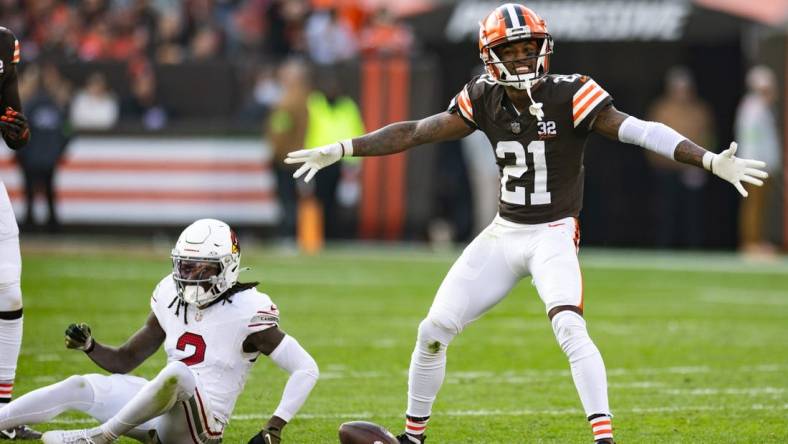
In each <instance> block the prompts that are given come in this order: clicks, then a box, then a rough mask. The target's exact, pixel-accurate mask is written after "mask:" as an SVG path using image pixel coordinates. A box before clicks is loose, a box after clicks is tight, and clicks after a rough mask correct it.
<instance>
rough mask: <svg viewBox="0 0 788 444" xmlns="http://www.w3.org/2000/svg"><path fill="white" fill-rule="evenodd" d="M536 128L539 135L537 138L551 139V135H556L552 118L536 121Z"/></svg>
mask: <svg viewBox="0 0 788 444" xmlns="http://www.w3.org/2000/svg"><path fill="white" fill-rule="evenodd" d="M536 125H537V127H538V129H537V130H536V133H537V134H538V135H539V139H541V140H545V139H552V138H553V137H556V136H558V130H556V126H555V121H553V120H546V121H542V122H536Z"/></svg>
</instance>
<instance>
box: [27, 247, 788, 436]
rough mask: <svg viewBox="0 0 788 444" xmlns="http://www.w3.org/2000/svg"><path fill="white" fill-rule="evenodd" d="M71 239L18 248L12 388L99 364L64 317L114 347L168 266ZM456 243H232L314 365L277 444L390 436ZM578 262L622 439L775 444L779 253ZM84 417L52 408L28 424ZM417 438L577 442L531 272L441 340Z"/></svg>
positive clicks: (785, 283)
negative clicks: (361, 428)
mask: <svg viewBox="0 0 788 444" xmlns="http://www.w3.org/2000/svg"><path fill="white" fill-rule="evenodd" d="M78 248H80V247H79V245H76V246H72V248H71V249H69V248H59V249H55V250H50V249H48V248H27V249H25V250H24V251H23V258H24V259H23V263H24V269H23V283H22V286H23V287H22V288H23V291H24V295H25V296H24V298H25V336H24V344H23V348H22V356H21V358H20V362H19V369H18V372H17V374H18V376H17V383H16V388H15V392H16V394H17V395H21V394H23V393H25V392H27V391H30V390H32V389H34V388H36V387H40V386H42V385H46V384H50V383H53V382H56V381H59V380H61V379H63V378H65V377H67V376H69V375H71V374H81V373H95V372H99V373H100V372H101V371H100V370H99V369H97V367H95V366H94V365H93V364H92V362H91V361H90V360H89V359H88V358H87V357H85V356H83V354H82V353H80V352H75V351H71V350H66V349H65V348H64V346H63V331H64V329H65V327H66V326H67V325H68V324H69V323H71V322H80V321H85V322H88V323H89V324H90V325H91V326H92V327H93V332H94V334H95V337H96V338H97V339H98V340H99V341H101V342H103V343H107V344H113V345H117V344H119V343H120V342H121V341H123V340H124V339H125V338H126V337H128V336H129V335H130V334H131V333H133V332H134V331H135V330H136V329H137V328H138V327H139V326H141V325H142V322H143V320H144V319H145V316H146V314H147V312H148V297H149V295H150V293H151V291H152V289H153V286H154V285H155V284H156V282H157V281H158V280H159V279H160V277H161V276H163V275H164V274H166V273H168V272H169V270H170V262H169V259H168V256H167V255H168V250H166V249H164V248H160V249H152V250H150V251H139V250H136V249H132V250H131V251H130V252H129V253H128V254H126V255H117V254H109V253H107V252H102V248H101V247H98V248H95V247H94V248H88V249H84V248H82V252H77V251H78V250H77V249H78ZM108 250H109V249H107V251H108ZM115 251H117V250H115ZM457 254H458V253H451V254H445V253H444V254H431V253H427V252H423V251H421V252H419V251H402V250H388V249H363V250H358V249H345V250H332V251H328V252H326V253H324V254H322V255H321V256H318V257H313V258H305V257H297V256H289V255H278V254H275V253H271V252H266V250H264V249H261V248H248V249H247V250H246V251H244V260H243V262H244V265H246V266H251V267H252V268H253V270H252V271H250V272H246V273H244V274H242V280H244V281H250V280H259V281H261V282H262V284H261V285H260V287H259V288H260V289H261V290H262V291H264V292H266V293H268V294H269V295H270V296H271V297H272V298H273V300H274V301H275V302H276V303H277V304H278V305H279V307H280V309H281V312H282V324H281V326H282V328H283V329H284V330H285V331H287V332H288V333H290V334H292V335H293V336H295V337H296V338H297V339H298V340H299V341H300V342H301V343H302V344H303V345H304V346H305V348H306V349H307V350H308V351H309V352H310V353H312V355H313V356H314V357H315V359H316V360H317V362H318V364H319V365H320V368H321V380H320V381H319V382H318V385H317V386H316V388H315V390H314V392H313V393H312V395H311V397H310V398H309V400H308V401H307V403H306V405H305V406H304V408H303V409H302V411H301V413H300V415H299V416H297V417H296V418H295V419H294V420H293V422H292V423H291V424H290V425H289V426H288V427H287V428H286V429H285V433H284V442H285V443H287V444H290V443H293V444H296V443H334V442H337V439H336V430H337V427H338V425H339V424H340V423H342V422H344V421H349V420H355V419H364V420H371V421H375V422H378V423H380V424H382V425H384V426H386V427H388V428H390V429H391V430H392V431H393V432H395V433H399V432H400V431H401V429H402V427H403V419H402V414H403V411H404V409H405V405H406V392H407V368H408V363H409V360H410V354H411V350H412V347H413V343H414V340H415V334H416V327H417V326H418V323H419V322H420V320H421V319H422V317H423V316H424V315H425V314H426V312H427V310H428V308H429V306H430V303H431V301H432V297H433V294H434V292H435V290H436V289H437V287H438V285H439V284H440V281H441V279H442V278H443V276H444V275H445V273H446V271H447V270H448V269H449V267H450V266H451V263H452V261H453V260H454V258H455V257H456V255H457ZM581 258H582V259H581V260H582V265H583V270H584V273H583V277H584V283H585V300H586V319H587V320H588V325H589V331H590V333H591V336H592V338H593V339H594V341H595V342H596V344H597V346H598V347H599V348H600V350H601V351H602V354H603V357H604V358H605V362H606V365H607V369H608V380H609V385H610V390H609V392H610V400H611V406H612V408H613V412H614V414H615V415H616V417H615V420H614V426H615V429H616V438H617V440H618V442H619V443H624V444H626V443H639V444H640V443H666V442H670V443H715V444H718V443H756V442H757V443H761V444H765V443H785V442H788V419H787V417H788V379H787V378H786V374H788V263H786V262H779V263H776V264H767V265H763V264H751V263H750V264H748V263H742V262H740V261H739V260H738V259H737V258H735V257H733V256H727V255H692V254H678V253H660V254H655V253H635V252H626V251H620V252H605V251H589V252H584V253H583V254H582V255H581ZM163 365H164V355H163V353H162V352H161V350H160V351H159V352H158V353H157V354H155V355H154V356H153V357H152V358H151V359H149V360H148V361H147V362H146V363H145V364H143V365H142V366H141V367H140V368H138V369H137V370H136V371H135V372H134V373H135V374H137V375H140V376H143V377H148V378H150V377H152V376H153V375H155V374H156V372H157V371H158V370H159V369H160V368H161V367H162V366H163ZM285 381H286V374H285V372H283V371H281V370H279V369H278V368H277V367H276V366H275V365H274V364H273V363H272V362H270V361H269V360H267V359H264V358H263V359H260V360H259V361H258V364H257V365H256V366H255V368H254V370H253V373H252V374H251V376H250V378H249V381H248V383H247V385H246V390H245V392H244V393H243V394H242V395H241V397H240V398H239V400H238V403H237V406H236V409H235V412H234V416H233V420H232V422H231V424H230V426H229V427H228V429H227V431H226V434H225V442H227V443H232V444H236V443H246V442H247V440H248V439H249V437H251V436H252V435H253V434H254V433H256V432H257V431H258V430H259V429H260V427H261V426H262V425H263V424H264V423H265V421H266V420H267V418H268V417H269V415H270V414H271V412H273V410H274V408H275V406H276V405H277V403H278V401H279V397H280V395H281V391H282V388H283V387H284V383H285ZM92 424H94V422H93V421H92V420H90V419H89V418H87V417H86V416H84V415H79V414H65V415H61V416H60V417H59V418H57V419H56V420H55V422H53V423H49V424H42V425H41V426H39V429H41V430H49V429H53V428H77V427H87V426H90V425H92ZM428 435H430V442H433V443H451V444H454V443H562V444H564V443H589V442H591V435H590V429H589V427H588V425H587V423H586V421H585V418H584V414H583V412H582V409H581V406H580V401H579V399H578V396H577V394H576V392H575V389H574V385H573V383H572V380H571V377H570V375H569V371H568V365H567V362H566V358H565V357H564V355H563V353H562V352H561V351H560V349H559V348H558V346H557V344H556V341H555V339H554V337H553V333H552V330H551V328H550V325H549V322H548V321H547V318H546V316H545V314H544V309H543V306H542V304H541V302H540V300H539V299H538V297H537V295H536V292H535V290H534V288H533V287H532V286H531V285H530V280H528V279H525V280H523V281H522V282H521V283H520V285H518V286H517V287H516V288H515V290H514V291H513V292H512V293H511V294H510V295H509V297H508V298H507V299H505V300H504V301H503V302H502V303H501V304H499V305H498V306H497V307H495V308H494V309H493V310H492V311H491V312H489V313H488V314H487V315H486V316H485V317H483V318H482V319H481V320H479V321H477V322H476V323H475V324H473V325H472V326H471V327H469V328H468V329H467V330H466V331H465V332H463V334H461V335H460V336H458V337H457V339H456V340H455V341H454V343H453V344H452V345H451V347H450V348H449V358H448V369H447V377H446V381H445V384H444V386H443V389H442V390H441V392H440V394H439V396H438V401H437V403H436V405H435V408H434V411H433V419H432V421H431V422H430V426H429V430H428ZM121 442H125V443H130V442H133V441H132V440H121Z"/></svg>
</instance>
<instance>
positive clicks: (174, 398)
mask: <svg viewBox="0 0 788 444" xmlns="http://www.w3.org/2000/svg"><path fill="white" fill-rule="evenodd" d="M196 386H197V380H196V379H195V377H194V374H192V372H191V370H189V368H188V367H187V366H186V364H184V363H182V362H180V361H175V362H171V363H169V364H167V366H166V367H164V369H163V370H162V371H161V372H159V374H158V375H156V377H155V378H153V380H152V381H150V382H148V383H147V384H145V386H144V387H142V390H140V391H139V393H137V394H136V395H135V396H134V397H133V398H131V400H130V401H129V402H128V403H127V404H126V405H125V406H123V408H122V409H120V411H119V412H118V413H117V414H116V415H115V416H113V417H112V418H110V419H109V420H108V421H107V422H105V423H104V424H102V425H101V431H102V432H103V434H104V436H105V437H107V438H111V439H117V438H118V437H119V436H121V435H124V434H126V433H127V432H128V431H130V430H131V429H133V428H134V427H137V426H138V425H140V424H143V423H145V422H146V421H148V420H150V419H152V418H155V417H157V416H160V415H161V414H163V413H165V412H166V411H168V410H170V409H171V408H172V407H173V406H174V405H175V403H176V402H178V401H185V400H187V399H189V398H191V397H192V396H193V395H194V389H195V387H196Z"/></svg>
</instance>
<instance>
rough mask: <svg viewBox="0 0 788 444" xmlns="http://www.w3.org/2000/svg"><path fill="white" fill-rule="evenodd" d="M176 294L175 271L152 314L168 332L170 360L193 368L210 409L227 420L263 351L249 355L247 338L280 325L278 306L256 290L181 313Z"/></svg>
mask: <svg viewBox="0 0 788 444" xmlns="http://www.w3.org/2000/svg"><path fill="white" fill-rule="evenodd" d="M176 298H177V291H176V289H175V281H174V280H173V278H172V275H168V276H166V277H165V278H164V279H162V280H161V282H159V284H158V285H157V286H156V289H155V290H154V291H153V296H152V297H151V309H152V310H153V314H154V315H155V316H156V318H157V319H158V321H159V324H160V325H161V328H162V329H163V330H164V332H165V333H166V335H167V336H166V339H165V341H164V351H165V352H166V353H167V362H168V363H169V362H172V361H182V362H183V363H184V364H186V365H188V366H189V368H190V369H191V370H192V371H194V373H195V374H196V375H197V377H198V379H199V381H200V385H201V388H203V389H204V391H205V392H206V393H207V395H208V399H209V404H210V408H211V411H212V412H213V413H214V415H216V416H217V419H218V420H219V421H221V422H223V423H225V424H226V423H227V422H228V420H229V418H230V414H231V413H232V410H233V407H234V406H235V401H236V399H237V398H238V395H240V394H241V391H242V390H243V388H244V384H245V383H246V378H247V376H248V375H249V370H250V369H251V368H252V365H254V362H255V360H256V359H257V357H258V356H259V355H260V353H259V352H255V353H245V352H244V351H243V342H244V340H245V339H246V338H247V337H248V336H249V335H251V334H253V333H257V332H259V331H262V330H265V329H267V328H271V327H274V326H276V325H278V324H279V310H278V309H277V307H276V305H274V303H273V302H271V299H270V298H269V297H268V296H267V295H265V294H263V293H260V292H259V291H257V290H256V289H254V288H252V289H248V290H244V291H240V292H238V293H236V294H234V295H232V296H231V297H230V298H229V299H230V300H231V301H232V302H230V301H220V302H217V303H215V304H213V305H211V306H209V307H207V308H205V309H203V310H198V309H197V308H196V307H193V306H186V307H183V306H182V307H180V309H179V310H177V311H178V314H176V308H177V304H178V301H177V299H176ZM184 310H185V311H186V314H185V315H184ZM184 316H185V319H184Z"/></svg>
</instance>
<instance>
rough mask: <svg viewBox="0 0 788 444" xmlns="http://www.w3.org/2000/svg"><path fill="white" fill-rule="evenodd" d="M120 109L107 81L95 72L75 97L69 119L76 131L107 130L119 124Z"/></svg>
mask: <svg viewBox="0 0 788 444" xmlns="http://www.w3.org/2000/svg"><path fill="white" fill-rule="evenodd" d="M119 108H120V107H119V104H118V99H117V97H116V96H115V94H114V93H113V92H112V91H111V90H110V88H109V85H108V84H107V79H106V78H105V77H104V75H103V74H101V73H100V72H94V73H93V74H91V75H89V76H88V78H87V80H86V81H85V85H84V86H83V88H82V89H80V90H78V91H77V93H76V94H75V95H74V100H73V101H72V102H71V110H70V114H69V117H70V120H71V124H72V125H73V127H74V128H75V129H87V130H107V129H110V128H112V127H113V126H115V124H116V123H117V121H118V114H119Z"/></svg>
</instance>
